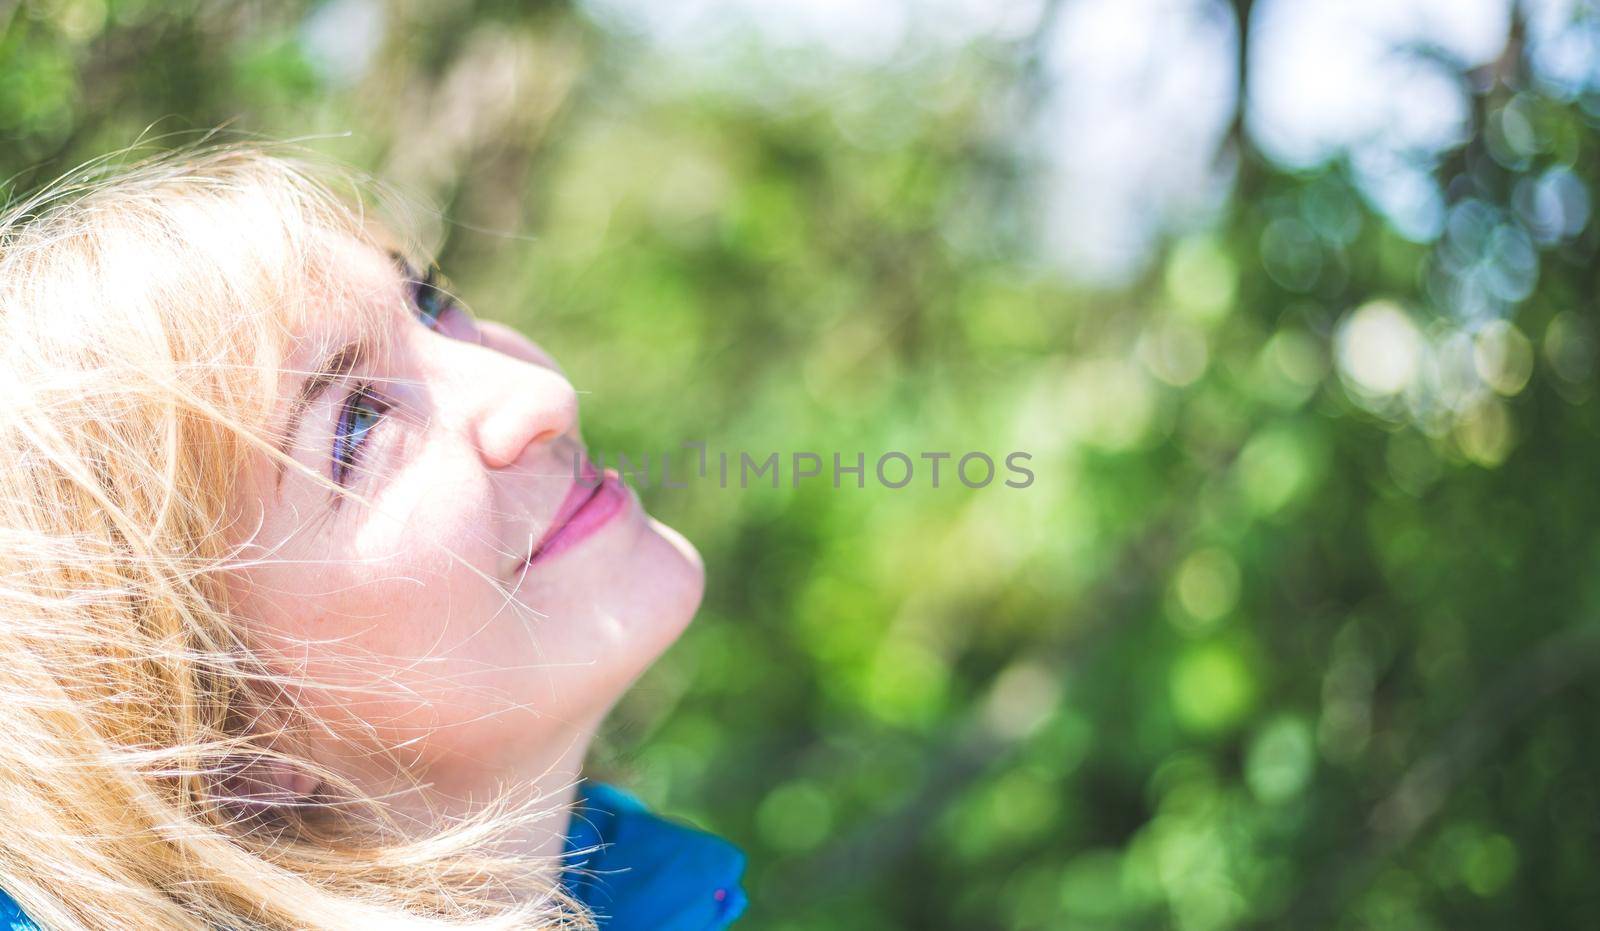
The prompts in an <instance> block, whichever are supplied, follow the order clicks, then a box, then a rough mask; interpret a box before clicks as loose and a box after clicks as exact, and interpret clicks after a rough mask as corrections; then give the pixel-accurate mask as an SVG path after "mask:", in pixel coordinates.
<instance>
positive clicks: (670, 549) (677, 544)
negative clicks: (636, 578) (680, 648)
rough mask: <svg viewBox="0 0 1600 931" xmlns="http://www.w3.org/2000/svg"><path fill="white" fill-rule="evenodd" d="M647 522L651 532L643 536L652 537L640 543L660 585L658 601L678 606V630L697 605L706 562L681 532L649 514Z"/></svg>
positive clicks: (691, 617)
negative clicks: (679, 623)
mask: <svg viewBox="0 0 1600 931" xmlns="http://www.w3.org/2000/svg"><path fill="white" fill-rule="evenodd" d="M649 523H650V531H651V532H650V533H648V534H646V535H645V536H646V537H647V538H654V539H653V540H650V541H648V542H646V541H641V547H642V548H644V549H647V550H648V551H649V552H648V555H647V558H649V559H650V561H651V562H652V563H654V564H655V565H654V571H653V572H652V573H651V574H652V575H653V576H654V577H655V578H656V579H657V580H658V581H659V583H660V584H661V586H662V589H663V590H662V592H661V595H662V598H661V601H662V603H663V604H667V603H671V604H675V605H677V606H678V608H677V611H678V613H679V614H681V615H682V624H681V625H680V628H679V629H680V630H681V629H682V627H683V626H687V625H688V623H689V621H690V620H692V619H693V618H694V614H695V612H696V611H698V610H699V609H700V599H701V598H702V597H704V595H705V589H706V564H705V562H704V560H702V559H701V558H700V551H699V550H697V549H695V548H694V544H693V543H690V542H689V541H688V540H687V539H685V538H684V536H683V534H681V533H679V532H678V531H676V530H674V529H672V528H671V527H668V526H667V525H666V524H663V523H662V522H660V521H658V520H656V519H655V518H653V517H652V518H649ZM651 544H653V545H651Z"/></svg>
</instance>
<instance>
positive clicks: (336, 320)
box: [231, 241, 704, 787]
mask: <svg viewBox="0 0 1600 931" xmlns="http://www.w3.org/2000/svg"><path fill="white" fill-rule="evenodd" d="M340 248H342V249H345V250H347V251H348V253H349V257H348V261H347V262H345V263H344V266H345V267H347V268H348V271H349V275H350V281H351V283H352V284H353V285H354V287H353V289H352V290H353V292H354V293H355V294H356V295H357V296H358V297H357V299H359V300H362V301H370V302H372V304H373V306H374V307H376V308H377V309H379V310H380V312H381V320H382V321H383V323H382V324H381V327H382V328H383V332H382V333H369V332H361V330H362V329H363V327H365V328H368V329H370V328H371V327H370V324H362V323H358V322H357V321H360V320H362V319H363V317H364V315H360V314H350V313H341V312H340V310H339V307H338V306H336V304H337V302H336V301H333V300H332V299H330V300H329V301H328V302H327V303H328V307H327V312H325V313H322V314H320V315H315V319H314V320H313V321H312V322H311V323H310V324H308V325H307V326H306V327H305V330H304V331H303V332H300V333H297V334H296V337H297V338H296V340H295V343H294V346H295V348H294V351H293V354H292V355H291V357H290V359H289V361H288V365H287V366H286V371H285V372H284V373H283V375H282V377H281V380H280V383H279V396H278V403H279V407H278V409H277V412H276V414H275V417H276V418H277V421H276V423H277V428H278V431H279V433H280V435H283V436H287V437H288V441H287V443H286V444H285V446H284V447H283V448H284V450H285V451H286V452H287V453H289V454H290V455H292V456H293V457H294V459H295V460H296V461H298V462H299V463H301V464H303V465H305V466H307V467H309V468H310V469H312V470H314V471H316V472H319V473H321V474H322V475H323V476H324V477H327V478H329V479H331V480H333V481H335V482H338V483H340V484H341V485H343V486H344V487H345V488H347V489H348V490H349V491H350V492H353V493H357V494H359V495H362V496H364V497H366V498H367V499H369V501H370V505H367V504H363V503H362V502H360V501H357V500H355V499H354V498H351V497H346V496H344V495H341V494H335V493H332V492H330V491H329V490H327V489H325V488H324V487H322V486H320V485H318V484H316V483H314V482H313V481H311V480H310V479H308V478H307V477H305V476H304V475H301V474H299V473H297V472H296V471H294V470H292V469H280V468H279V467H278V465H277V464H276V463H274V462H272V461H271V459H270V458H269V457H268V456H266V455H265V454H260V455H259V456H257V458H256V461H255V462H254V464H253V467H252V468H251V469H250V470H249V472H248V474H247V475H245V476H244V477H243V481H242V482H241V483H240V486H239V490H238V493H237V494H236V495H235V497H234V500H233V502H232V503H233V507H234V513H235V517H236V520H235V521H234V527H235V528H236V531H235V532H236V535H237V537H238V538H239V539H240V540H247V541H249V542H248V545H247V546H246V547H245V549H244V551H243V555H244V557H245V562H243V563H241V568H240V569H239V570H238V571H237V572H235V573H234V574H233V576H232V577H231V579H232V584H233V587H234V592H235V594H236V596H237V598H238V604H239V607H240V609H241V611H242V613H243V614H244V616H245V619H246V622H247V623H248V624H250V625H252V629H251V631H250V632H251V634H252V636H253V637H254V638H255V639H256V641H257V643H258V644H259V645H260V646H262V647H265V648H267V649H268V651H269V655H271V656H272V657H273V658H274V659H273V661H274V662H275V663H276V664H277V665H278V667H279V669H280V671H283V672H287V673H289V674H290V675H292V676H294V677H295V678H296V679H297V680H303V681H305V682H307V683H308V685H307V686H306V689H305V692H304V693H303V694H302V695H301V696H300V697H301V699H302V700H308V701H309V703H311V704H312V705H313V706H314V707H316V708H317V709H318V710H319V711H320V712H322V713H323V714H324V715H325V716H327V717H328V718H329V719H330V720H331V721H333V722H334V723H335V724H336V725H340V728H339V729H340V732H341V739H342V740H351V739H353V740H355V741H357V742H358V744H361V745H363V746H366V745H370V746H373V747H387V748H395V747H401V748H403V751H402V752H403V753H404V754H405V758H404V759H405V761H406V763H407V766H408V769H409V770H411V771H420V772H425V773H426V774H427V775H428V777H429V779H430V780H431V781H433V782H434V783H435V784H436V785H438V786H441V787H449V786H451V785H452V784H454V785H458V786H461V787H465V786H467V785H470V784H472V783H473V781H474V778H475V775H476V774H482V773H485V772H502V773H504V772H521V771H525V770H526V769H527V767H528V766H529V765H535V766H537V765H542V764H545V763H549V762H550V761H551V760H553V759H555V758H557V757H559V756H560V755H561V754H563V753H566V752H570V751H571V750H572V749H573V748H574V747H576V746H580V745H582V744H583V743H585V742H586V740H587V736H588V735H590V734H592V732H593V729H594V727H595V726H596V725H597V724H598V723H599V721H600V719H601V718H603V717H604V715H605V713H606V712H607V711H608V710H609V709H610V707H611V706H612V705H613V704H614V703H615V701H616V699H617V698H618V697H619V696H620V695H621V694H622V693H623V692H624V691H625V690H626V689H627V687H628V686H629V685H630V684H631V683H632V682H633V681H634V679H635V678H636V677H637V676H638V675H639V674H640V673H642V672H643V671H644V669H645V668H646V667H647V666H648V665H649V664H650V663H651V662H652V661H653V660H654V659H655V658H656V657H657V656H658V655H660V653H661V652H662V651H663V650H665V649H666V647H667V646H668V645H670V644H671V643H672V641H673V640H674V639H675V638H676V637H677V636H678V635H679V633H681V632H682V630H683V628H684V627H685V625H687V624H688V622H689V620H690V618H691V617H692V616H693V614H694V612H695V610H696V608H697V607H698V605H699V602H700V597H701V592H702V588H703V584H704V578H703V568H702V565H701V563H700V558H699V555H698V553H696V551H695V550H694V548H693V547H692V546H691V545H690V544H689V543H688V542H686V541H685V540H684V539H683V538H682V537H681V536H679V535H678V534H677V533H676V532H674V531H673V530H671V529H670V528H668V527H666V526H664V525H662V524H660V523H658V522H657V521H655V520H653V519H652V518H650V516H649V515H647V514H646V513H645V512H644V511H643V510H642V509H641V508H640V506H639V502H638V500H637V498H636V496H635V495H634V493H633V491H632V490H631V489H629V488H627V487H626V486H624V485H622V484H621V483H620V481H619V480H618V479H617V477H616V475H615V473H610V472H608V473H607V475H606V478H605V481H604V482H603V483H600V484H599V485H598V487H594V486H595V485H596V479H597V478H598V475H597V474H596V473H594V472H593V471H592V467H586V463H587V461H588V460H587V458H586V457H585V455H584V445H583V441H582V439H581V437H580V435H579V431H578V403H577V397H576V394H575V392H574V391H573V387H572V385H571V384H570V383H569V382H568V381H567V379H566V377H565V376H564V375H563V374H562V372H561V371H560V370H559V369H558V368H557V366H556V364H555V362H554V361H553V360H552V359H551V358H550V357H549V356H548V355H546V354H545V353H544V351H543V350H541V349H540V348H539V347H538V346H536V345H535V344H534V343H533V342H531V341H530V340H528V339H527V338H525V337H523V336H522V335H521V334H519V333H517V332H515V331H513V330H511V329H510V328H508V327H505V326H502V325H500V324H496V323H491V322H479V321H475V320H474V319H473V318H472V317H471V316H469V315H468V314H467V313H466V312H465V311H464V310H462V309H461V308H459V307H457V306H455V305H454V304H453V303H451V302H450V300H449V299H448V298H447V297H446V296H445V295H444V294H443V292H441V291H439V290H438V289H437V288H434V287H432V286H431V285H430V284H421V285H419V284H418V283H417V282H416V281H415V280H413V279H414V278H415V277H416V276H415V275H414V274H408V273H407V272H406V271H405V270H404V269H403V268H402V267H401V266H400V264H399V263H397V262H396V261H394V260H392V259H391V258H390V257H389V256H386V255H384V254H383V253H382V252H380V251H378V250H377V249H374V248H370V247H367V246H364V245H357V244H355V243H354V242H353V241H352V242H351V243H349V244H347V245H346V246H342V247H340ZM380 336H381V338H382V339H383V341H384V342H385V343H386V344H387V345H386V348H385V350H384V351H383V352H381V353H380V352H374V351H371V350H370V347H368V346H367V345H366V344H367V343H369V342H370V341H371V340H372V339H373V338H374V337H380ZM308 373H309V374H308ZM318 373H320V374H318ZM575 462H576V463H577V465H576V466H575ZM530 554H533V555H534V558H533V559H532V561H530V560H529V556H530ZM348 751H349V747H348V746H345V747H343V748H342V750H341V751H328V752H330V753H337V754H338V755H339V757H340V758H341V759H347V758H348V757H349V753H348ZM579 752H580V754H581V749H580V751H579ZM325 762H328V761H325ZM347 768H348V767H347Z"/></svg>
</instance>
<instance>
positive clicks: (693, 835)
mask: <svg viewBox="0 0 1600 931" xmlns="http://www.w3.org/2000/svg"><path fill="white" fill-rule="evenodd" d="M590 848H598V849H595V850H590ZM566 851H567V868H566V870H565V871H564V872H563V874H562V881H563V883H564V884H565V885H566V887H567V888H568V889H569V890H571V892H572V894H573V895H575V896H577V897H578V898H579V899H581V900H582V901H583V903H584V904H585V905H587V906H589V909H590V911H592V912H594V913H595V920H596V921H597V922H599V925H600V929H601V931H722V929H723V928H726V927H727V926H728V925H730V924H732V923H733V921H734V919H736V918H738V917H739V916H740V915H742V914H744V909H745V904H746V900H745V894H744V889H742V888H741V887H740V886H739V880H740V877H741V875H742V874H743V873H744V853H743V852H741V851H740V850H739V848H737V847H735V846H734V845H732V844H730V843H728V842H727V841H725V840H723V839H722V838H720V837H717V836H715V835H713V834H707V833H705V832H704V831H698V830H695V829H694V828H691V827H689V826H688V825H685V824H679V823H677V822H673V821H667V820H665V819H663V818H660V817H658V816H656V815H654V814H651V813H650V811H649V810H647V809H646V808H645V807H644V803H642V802H640V801H639V800H638V799H637V798H634V797H633V796H632V795H629V794H628V793H627V792H624V791H623V790H621V789H618V788H616V787H615V786H610V785H606V784H605V783H603V782H589V781H587V780H585V781H584V782H580V783H579V784H578V798H577V805H576V806H575V807H574V810H573V815H572V826H571V828H570V829H569V830H568V832H567V843H566ZM578 851H590V852H588V853H586V854H578V853H577V852H578ZM0 928H6V929H11V931H38V927H37V926H36V925H35V924H34V923H33V922H31V921H29V920H28V917H27V916H26V915H24V914H23V913H22V909H21V908H19V907H18V906H17V903H16V901H15V900H13V899H12V898H11V897H10V896H8V895H6V894H5V892H3V891H0Z"/></svg>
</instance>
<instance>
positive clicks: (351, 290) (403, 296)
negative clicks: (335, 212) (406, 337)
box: [283, 235, 410, 382]
mask: <svg viewBox="0 0 1600 931" xmlns="http://www.w3.org/2000/svg"><path fill="white" fill-rule="evenodd" d="M317 265H318V270H317V273H316V274H313V275H310V276H308V280H307V281H306V289H305V293H304V294H302V295H300V296H299V298H298V299H297V300H295V301H293V302H292V303H293V304H294V305H295V308H294V312H293V313H291V315H290V319H289V320H288V321H286V323H287V329H288V331H289V334H290V339H289V345H288V346H287V348H286V351H285V354H284V366H283V367H284V374H285V377H286V378H287V379H288V380H289V381H291V382H293V381H295V380H298V379H299V378H302V377H304V375H305V374H306V373H315V372H317V371H318V368H317V364H318V363H319V362H323V361H325V360H327V359H329V358H331V357H332V356H333V355H334V354H336V353H337V352H338V350H339V349H340V348H341V347H348V346H358V347H359V348H360V349H361V353H360V355H361V357H362V358H364V359H366V360H369V361H370V360H373V359H376V358H378V357H379V356H380V355H381V354H382V353H383V352H384V351H385V350H387V349H388V348H389V345H390V342H391V337H392V335H393V334H394V332H395V330H396V326H397V324H400V323H403V322H406V321H408V320H409V319H410V313H409V310H408V308H407V302H408V300H409V297H408V295H407V293H406V287H407V277H406V272H405V266H404V260H403V259H399V258H397V257H396V254H395V253H392V252H388V251H385V250H384V249H383V248H381V247H380V246H379V245H378V244H376V243H372V242H365V241H362V240H360V239H357V238H355V237H353V236H349V235H344V236H338V237H332V238H330V241H329V242H328V245H327V251H326V252H324V253H323V254H322V255H321V256H319V258H318V261H317Z"/></svg>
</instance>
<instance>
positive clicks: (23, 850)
mask: <svg viewBox="0 0 1600 931" xmlns="http://www.w3.org/2000/svg"><path fill="white" fill-rule="evenodd" d="M352 204H354V205H355V206H352ZM358 207H359V199H358V198H357V199H354V200H351V201H346V200H343V199H341V198H340V197H339V196H336V195H335V194H334V193H332V192H331V190H330V188H329V187H328V186H327V185H325V184H324V183H322V182H320V181H318V180H315V178H314V175H313V173H312V172H311V171H310V170H309V169H307V168H305V167H303V166H301V165H298V164H297V163H295V162H292V161H290V160H287V159H284V158H280V157H277V156H273V155H269V154H266V153H262V152H259V151H253V150H248V149H240V148H219V149H211V150H206V151H201V152H190V153H186V154H181V155H169V156H163V157H158V158H156V159H153V160H150V161H147V162H144V163H142V164H138V165H135V166H133V167H131V168H128V169H126V170H123V171H121V172H119V173H115V174H112V173H108V172H106V171H104V170H99V169H94V170H89V171H84V172H80V173H79V174H78V175H77V176H76V177H74V178H70V179H68V180H67V181H65V182H63V183H59V184H57V185H55V186H54V187H52V188H51V189H49V190H47V191H46V192H45V193H43V194H41V195H39V196H37V197H35V198H33V199H31V200H29V201H27V202H25V203H22V204H20V205H18V206H16V207H14V208H13V209H12V210H11V211H10V212H9V213H8V214H7V215H6V216H5V217H4V218H3V219H0V395H3V397H0V400H3V405H4V406H3V409H0V410H3V413H0V606H3V608H0V733H3V734H4V738H5V739H4V740H0V887H3V889H4V890H5V891H6V892H7V893H9V895H10V897H11V899H12V900H14V901H4V902H0V905H3V907H0V917H5V918H9V919H10V920H11V921H12V925H11V926H12V927H17V928H31V927H35V926H37V927H43V928H50V929H63V931H65V929H85V931H106V929H119V928H128V929H191V928H192V929H219V928H226V929H239V931H243V929H257V928H263V929H266V928H271V929H279V928H282V929H288V928H296V929H336V928H337V929H359V931H374V929H390V928H394V929H405V928H419V929H420V928H483V929H488V928H519V929H520V928H592V927H595V926H596V923H598V927H601V928H605V929H609V931H623V929H645V928H649V929H669V931H673V929H683V931H690V929H692V931H701V929H718V928H722V927H725V926H726V925H727V924H729V923H730V922H732V921H733V920H734V919H735V918H737V917H738V916H739V914H740V912H741V911H742V909H743V907H744V898H743V892H742V891H741V889H740V887H739V882H740V875H741V872H742V869H743V865H744V861H743V856H742V854H741V853H740V852H739V850H738V849H737V848H735V847H733V846H732V845H730V844H728V843H727V842H725V841H723V840H721V839H719V838H716V837H714V836H712V835H709V834H705V833H703V832H700V831H697V830H695V829H693V828H690V827H688V826H686V825H682V824H678V823H674V822H671V821H667V820H665V819H662V818H658V817H656V816H655V815H652V814H651V813H649V812H648V811H647V810H645V809H644V808H643V806H641V805H640V804H639V803H638V801H637V800H636V799H635V798H633V797H632V796H630V795H628V794H627V793H625V792H623V791H621V790H619V789H615V788H612V787H610V786H606V785H602V784H596V783H590V782H585V781H584V780H583V778H582V776H581V772H582V764H583V759H584V755H585V752H586V750H587V748H588V746H589V744H590V741H591V739H592V738H593V736H594V734H595V731H596V728H597V727H598V726H599V725H600V723H601V721H602V719H603V718H604V717H605V716H606V714H607V712H608V711H609V710H610V709H611V707H612V706H613V705H614V704H615V702H616V701H617V699H618V698H619V697H620V696H621V694H622V693H623V692H624V691H625V690H626V689H627V688H628V687H629V685H630V684H631V683H632V682H634V681H635V680H636V679H637V677H638V676H639V675H640V674H641V673H642V672H643V671H644V670H645V668H646V667H647V666H649V665H650V663H651V662H652V661H653V660H654V659H655V658H656V657H658V656H659V655H660V654H661V653H662V652H663V651H664V650H665V649H666V648H667V647H668V646H669V645H670V644H671V643H672V642H673V641H674V640H675V639H676V638H677V637H678V636H679V634H680V633H681V632H682V631H683V629H684V627H685V625H687V624H688V623H689V621H690V619H691V617H692V616H693V615H694V613H695V610H696V608H697V606H698V604H699V601H700V597H701V592H702V587H703V569H702V566H701V563H700V559H699V556H698V555H697V553H696V552H695V550H694V548H693V547H692V546H690V545H689V544H688V543H687V542H686V541H685V540H684V539H683V538H682V537H681V536H679V535H678V534H677V533H675V532H673V531H672V530H671V529H669V528H667V527H665V526H663V525H661V524H660V523H658V522H656V521H654V520H652V519H651V518H650V517H649V516H648V515H646V514H645V513H644V512H643V511H642V510H641V508H640V506H639V502H638V500H637V498H636V496H635V495H634V493H633V492H632V491H631V490H630V489H628V488H627V487H626V486H625V485H624V484H623V483H622V482H621V480H620V479H619V477H618V476H617V475H616V473H614V472H611V471H609V470H608V471H606V472H605V473H604V474H601V473H598V472H597V471H596V470H595V469H594V466H593V465H591V464H590V463H589V462H588V459H587V458H586V456H585V453H584V446H583V441H582V439H581V435H580V432H579V429H578V413H577V407H578V406H577V397H576V394H575V393H574V390H573V387H572V385H571V383H570V382H569V381H568V380H567V378H566V376H565V375H564V374H563V373H562V372H561V370H560V369H559V367H558V366H557V365H556V364H555V362H554V361H553V360H552V359H551V358H550V357H549V356H548V355H546V354H545V352H544V351H543V350H541V349H540V348H539V347H538V346H537V345H535V344H534V343H532V342H530V341H529V340H528V339H526V338H525V337H523V336H521V335H520V334H518V333H516V332H515V331H513V330H511V329H509V328H507V327H505V326H502V325H500V324H497V323H492V322H489V321H484V320H477V319H475V318H474V317H473V316H471V315H470V314H469V313H468V312H467V311H466V310H465V309H464V308H463V307H462V306H461V305H460V304H458V303H457V302H456V301H454V300H453V299H452V297H451V295H450V294H449V293H448V292H447V291H446V290H445V288H444V286H443V284H442V282H441V280H440V278H439V277H438V275H437V274H436V273H435V272H434V271H432V270H431V269H430V266H429V264H428V263H427V262H425V261H423V260H421V259H420V258H419V257H418V255H417V254H416V253H417V250H416V249H414V248H412V247H409V246H407V245H406V244H405V242H404V241H403V240H401V239H397V238H396V237H395V236H394V235H393V234H392V233H389V232H387V231H385V230H383V229H380V228H379V227H378V226H376V225H375V224H373V223H372V222H370V221H369V220H368V219H367V218H366V217H365V216H364V215H363V214H362V213H361V212H360V210H359V209H358ZM0 926H4V924H3V922H0Z"/></svg>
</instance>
